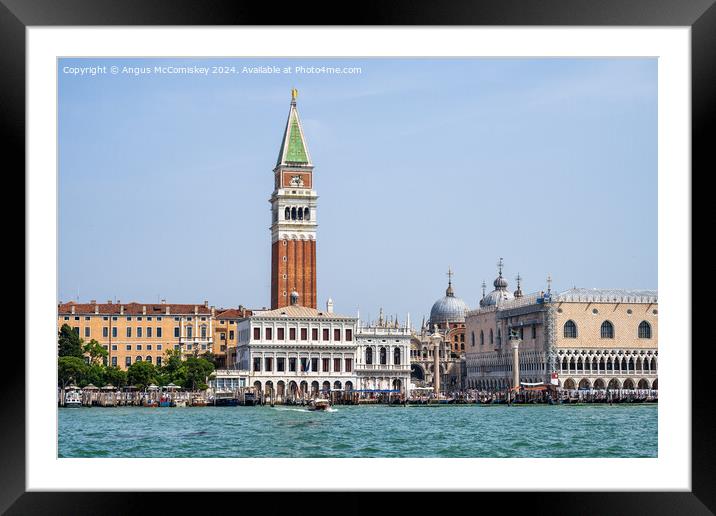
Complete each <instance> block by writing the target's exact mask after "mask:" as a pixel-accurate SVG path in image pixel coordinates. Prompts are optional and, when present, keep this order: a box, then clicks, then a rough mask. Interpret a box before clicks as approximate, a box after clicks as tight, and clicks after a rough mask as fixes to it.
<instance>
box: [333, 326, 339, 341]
mask: <svg viewBox="0 0 716 516" xmlns="http://www.w3.org/2000/svg"><path fill="white" fill-rule="evenodd" d="M333 340H341V330H339V329H338V328H336V329H335V330H333Z"/></svg>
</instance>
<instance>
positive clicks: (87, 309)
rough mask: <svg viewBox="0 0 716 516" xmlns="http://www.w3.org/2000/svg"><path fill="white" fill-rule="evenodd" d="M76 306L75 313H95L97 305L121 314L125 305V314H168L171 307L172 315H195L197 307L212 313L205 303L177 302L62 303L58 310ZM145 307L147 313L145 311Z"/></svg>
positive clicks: (62, 311) (65, 311) (103, 310)
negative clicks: (121, 309)
mask: <svg viewBox="0 0 716 516" xmlns="http://www.w3.org/2000/svg"><path fill="white" fill-rule="evenodd" d="M73 306H74V308H75V315H78V314H94V313H95V307H96V308H97V311H98V312H99V313H100V314H112V315H119V313H120V308H121V307H122V306H123V307H124V314H123V315H167V308H169V314H170V315H179V314H189V315H193V314H194V310H195V308H196V309H197V310H198V313H199V314H202V315H211V308H210V307H208V306H204V304H203V303H198V304H196V305H190V304H176V303H135V302H131V303H75V302H74V301H70V302H69V303H62V304H60V305H57V312H58V313H60V314H71V313H72V307H73ZM144 307H146V308H147V313H146V314H145V313H144Z"/></svg>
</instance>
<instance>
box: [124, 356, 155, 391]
mask: <svg viewBox="0 0 716 516" xmlns="http://www.w3.org/2000/svg"><path fill="white" fill-rule="evenodd" d="M127 382H128V384H129V385H136V386H137V387H138V388H139V389H146V388H147V386H148V385H150V384H152V383H157V371H156V368H155V367H154V364H152V363H150V362H135V363H133V364H132V365H131V366H129V367H128V368H127Z"/></svg>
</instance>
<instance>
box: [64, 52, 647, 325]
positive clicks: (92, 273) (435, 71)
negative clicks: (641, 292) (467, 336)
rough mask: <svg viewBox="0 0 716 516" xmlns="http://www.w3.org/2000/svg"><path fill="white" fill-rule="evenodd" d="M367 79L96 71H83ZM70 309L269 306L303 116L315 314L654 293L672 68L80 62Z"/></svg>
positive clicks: (642, 62)
mask: <svg viewBox="0 0 716 516" xmlns="http://www.w3.org/2000/svg"><path fill="white" fill-rule="evenodd" d="M157 64H162V65H167V64H174V65H180V66H186V65H198V66H207V65H208V66H212V65H231V66H235V67H237V69H239V70H240V68H241V67H243V66H256V65H277V66H281V67H283V66H295V65H298V64H300V65H303V66H311V65H315V66H321V65H326V66H339V67H341V66H355V67H360V68H361V73H360V74H352V75H328V74H301V75H297V74H270V75H269V74H261V75H249V74H242V73H237V74H227V75H212V74H210V75H208V76H203V75H201V76H199V75H193V76H190V75H164V74H150V75H139V76H134V75H123V74H120V75H111V74H106V75H95V76H84V77H80V76H77V75H70V74H67V73H63V68H64V67H65V66H92V65H106V66H108V67H109V66H112V65H118V66H120V67H121V66H136V67H143V66H148V67H153V66H154V65H157ZM58 87H59V92H58V93H59V96H58V99H59V116H58V124H59V225H58V228H59V292H58V296H59V299H60V300H63V301H67V300H71V299H75V298H76V296H77V295H78V293H79V299H80V300H81V301H88V300H90V299H97V300H100V301H106V300H107V299H120V300H121V301H123V302H129V301H139V302H142V301H144V302H156V301H157V300H158V299H159V298H164V299H167V301H169V302H176V303H184V302H186V303H195V302H203V300H205V299H206V300H208V301H209V303H210V304H212V305H216V306H227V307H228V306H237V305H238V304H243V305H244V306H248V307H255V308H260V307H262V306H268V305H269V303H270V292H269V286H270V251H271V250H270V234H269V229H268V228H269V225H270V212H269V203H268V199H269V196H270V194H271V191H272V189H273V177H272V169H273V166H274V164H275V160H276V155H277V153H278V150H279V146H280V139H281V136H282V134H283V128H284V125H285V122H286V116H287V113H288V108H289V102H290V89H291V88H292V87H296V88H298V90H299V97H298V109H299V112H300V115H301V119H302V122H303V126H304V132H305V134H306V139H307V143H308V148H309V150H310V152H311V157H312V159H313V162H314V164H315V167H316V168H315V171H314V180H315V189H316V190H317V192H318V195H319V201H318V202H319V205H318V223H319V226H318V243H317V260H318V297H319V303H320V304H321V305H323V304H324V303H325V300H326V299H327V297H329V296H330V297H332V298H333V299H334V301H335V307H336V311H337V312H340V313H346V314H354V313H355V311H356V309H357V308H358V307H360V310H361V315H362V316H363V317H364V318H365V317H366V316H368V315H370V317H371V318H375V316H376V315H377V313H378V309H379V307H381V306H382V307H384V309H385V311H386V312H387V313H388V314H398V315H399V316H400V318H401V320H402V319H404V317H405V314H406V313H407V312H410V313H411V317H412V319H413V323H414V324H419V322H420V319H421V318H422V316H423V315H424V314H428V313H429V311H430V307H431V306H432V303H433V302H434V301H435V300H436V299H437V298H439V297H441V296H442V295H444V291H445V287H446V286H447V285H446V283H447V276H446V272H447V269H448V267H452V269H453V271H454V272H455V275H454V278H453V285H454V288H455V292H456V295H457V296H459V297H462V298H463V299H464V300H465V301H466V302H467V304H468V306H470V307H475V306H476V305H477V303H478V300H479V298H480V296H481V288H480V284H481V283H482V281H483V280H485V281H486V282H487V284H488V287H489V288H488V290H491V288H492V281H493V280H494V278H495V276H496V265H495V264H496V262H497V260H498V258H499V257H503V258H504V260H505V277H506V278H507V279H508V281H509V282H510V285H509V288H510V290H514V288H515V280H514V277H515V276H516V275H517V273H518V272H519V273H520V275H521V276H522V277H523V278H524V280H523V291H525V292H530V291H537V290H541V289H544V288H545V287H546V283H545V278H546V276H547V274H551V275H552V277H553V279H554V283H553V287H554V289H556V290H563V289H566V288H570V287H572V286H578V287H599V288H653V289H655V288H657V61H656V59H388V58H381V59H309V58H300V59H243V58H241V59H223V58H222V59H215V60H214V59H212V60H210V59H171V60H148V59H126V60H106V59H102V60H98V59H62V60H60V63H59V66H58Z"/></svg>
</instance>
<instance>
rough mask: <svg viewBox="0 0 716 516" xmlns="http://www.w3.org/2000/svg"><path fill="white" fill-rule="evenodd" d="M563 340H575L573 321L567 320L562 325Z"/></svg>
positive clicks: (575, 332) (575, 328)
mask: <svg viewBox="0 0 716 516" xmlns="http://www.w3.org/2000/svg"><path fill="white" fill-rule="evenodd" d="M564 338H565V339H576V338H577V325H576V324H574V321H573V320H571V319H570V320H569V321H567V322H566V323H564Z"/></svg>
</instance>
